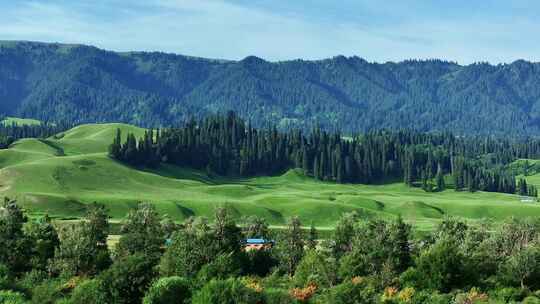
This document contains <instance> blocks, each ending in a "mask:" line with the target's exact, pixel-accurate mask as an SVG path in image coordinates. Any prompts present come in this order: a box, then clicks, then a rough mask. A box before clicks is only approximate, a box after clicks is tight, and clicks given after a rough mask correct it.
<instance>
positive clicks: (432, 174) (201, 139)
mask: <svg viewBox="0 0 540 304" xmlns="http://www.w3.org/2000/svg"><path fill="white" fill-rule="evenodd" d="M122 138H123V137H122V134H121V131H120V130H118V131H117V135H116V138H115V139H114V142H113V143H112V145H111V146H110V151H109V152H110V156H111V157H113V158H115V159H117V160H120V161H122V162H125V163H127V164H130V165H133V166H147V167H155V166H157V165H159V164H160V163H170V164H174V165H178V166H187V167H191V168H196V169H201V170H206V171H207V172H208V173H210V174H218V175H227V176H255V175H274V174H280V173H283V172H284V171H285V170H288V169H292V168H301V169H302V170H303V171H304V172H305V174H307V175H310V176H313V177H314V178H316V179H318V180H325V181H335V182H338V183H365V184H370V183H377V182H384V181H388V180H399V179H401V180H403V181H404V183H405V184H407V185H410V186H415V185H419V186H421V187H422V188H423V189H425V190H426V191H441V190H444V188H445V187H446V181H445V176H450V177H451V179H452V182H453V185H454V188H455V189H456V190H469V191H477V190H481V191H490V192H504V193H516V190H517V186H516V181H515V180H516V176H515V173H514V172H513V171H511V170H509V169H507V166H506V165H507V164H509V163H510V162H512V161H514V160H515V159H517V158H538V157H540V141H538V140H525V141H520V142H513V141H511V140H508V139H495V138H479V137H467V138H462V137H456V136H453V135H452V134H450V133H442V134H431V133H419V132H415V131H394V132H390V131H376V132H369V133H366V134H360V135H355V136H352V137H344V136H342V135H341V134H340V133H339V132H336V133H329V132H325V131H323V130H320V129H315V130H313V131H312V132H310V133H309V134H303V133H302V132H301V131H300V130H290V131H288V132H279V131H278V130H277V129H276V128H275V127H269V128H267V129H256V128H253V127H251V125H250V124H249V123H248V124H246V122H244V121H243V120H242V119H240V118H238V117H237V116H236V115H235V114H234V113H232V112H231V113H228V114H227V115H216V116H211V117H208V118H206V119H204V120H202V121H200V122H195V121H191V122H189V123H187V124H185V125H184V126H182V127H178V128H168V129H163V130H159V129H157V130H149V131H146V132H145V134H144V136H143V137H142V138H140V139H137V138H136V137H135V135H134V134H128V135H127V138H126V140H125V141H123V140H122Z"/></svg>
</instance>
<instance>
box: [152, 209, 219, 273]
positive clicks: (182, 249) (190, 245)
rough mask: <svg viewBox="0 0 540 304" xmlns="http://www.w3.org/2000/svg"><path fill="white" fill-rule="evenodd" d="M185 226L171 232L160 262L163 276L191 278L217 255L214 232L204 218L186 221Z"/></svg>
mask: <svg viewBox="0 0 540 304" xmlns="http://www.w3.org/2000/svg"><path fill="white" fill-rule="evenodd" d="M186 226H187V227H186V228H184V229H181V230H178V231H176V232H174V233H173V235H172V238H171V244H170V245H169V246H168V248H167V250H166V251H165V254H164V255H163V257H162V259H161V262H160V266H159V269H160V272H161V274H162V275H164V276H181V277H187V278H191V277H193V276H195V274H196V273H197V272H198V271H199V270H200V269H201V268H202V266H203V265H205V264H207V263H209V262H210V261H212V260H213V258H214V257H215V256H216V255H217V252H216V247H215V246H214V241H215V238H214V236H215V235H214V233H213V231H212V229H211V227H210V226H209V225H208V223H207V222H206V220H204V219H202V218H199V219H197V220H195V221H193V222H188V223H186Z"/></svg>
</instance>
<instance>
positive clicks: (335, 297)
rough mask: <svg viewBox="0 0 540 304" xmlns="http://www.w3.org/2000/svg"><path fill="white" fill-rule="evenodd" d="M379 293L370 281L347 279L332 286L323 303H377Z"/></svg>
mask: <svg viewBox="0 0 540 304" xmlns="http://www.w3.org/2000/svg"><path fill="white" fill-rule="evenodd" d="M378 302H379V301H378V294H377V292H376V290H375V288H374V287H372V286H371V285H370V284H369V283H368V282H365V281H362V282H351V281H347V282H344V283H342V284H340V285H337V286H335V287H333V288H331V289H330V290H329V292H328V294H327V295H326V296H325V299H324V302H323V303H334V304H356V303H365V304H375V303H378Z"/></svg>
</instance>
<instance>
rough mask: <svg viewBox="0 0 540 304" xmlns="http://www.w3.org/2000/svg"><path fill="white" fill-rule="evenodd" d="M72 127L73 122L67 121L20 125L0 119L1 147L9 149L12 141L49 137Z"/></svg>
mask: <svg viewBox="0 0 540 304" xmlns="http://www.w3.org/2000/svg"><path fill="white" fill-rule="evenodd" d="M0 118H1V117H0ZM72 127H73V125H72V124H70V123H66V122H62V123H54V124H52V123H41V124H36V125H19V124H17V123H11V124H9V123H3V122H2V120H1V119H0V149H7V148H8V147H9V146H10V145H11V144H12V143H14V142H15V141H17V140H19V139H22V138H47V137H50V136H53V135H57V134H58V133H60V132H63V131H65V130H68V129H70V128H72Z"/></svg>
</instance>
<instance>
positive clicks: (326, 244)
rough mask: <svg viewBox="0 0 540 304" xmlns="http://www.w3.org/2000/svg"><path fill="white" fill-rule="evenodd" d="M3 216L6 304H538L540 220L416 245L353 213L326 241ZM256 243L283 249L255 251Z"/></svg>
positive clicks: (399, 228)
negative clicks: (116, 231) (117, 232)
mask: <svg viewBox="0 0 540 304" xmlns="http://www.w3.org/2000/svg"><path fill="white" fill-rule="evenodd" d="M1 205H2V207H1V212H0V241H1V242H2V244H3V246H1V247H0V301H2V303H17V304H22V303H40V304H49V303H51V304H52V303H62V304H68V303H69V304H88V303H96V304H116V303H144V304H157V303H159V304H163V303H193V304H207V303H216V304H220V303H225V304H227V303H236V304H244V303H245V304H248V303H249V304H251V303H261V304H283V303H284V304H287V303H291V304H292V303H313V304H318V303H321V304H322V303H335V304H349V303H350V304H353V303H367V304H370V303H387V304H407V303H430V304H433V303H441V304H442V303H448V304H449V303H458V304H466V303H517V302H521V301H524V302H523V303H536V302H538V301H540V297H539V296H538V290H539V289H540V243H539V241H538V240H539V239H540V222H539V221H538V220H537V219H521V220H518V219H514V218H510V219H507V220H506V221H504V222H503V223H498V224H496V225H495V224H493V225H490V224H489V223H487V222H485V223H479V224H475V225H474V226H471V225H469V224H468V223H466V222H463V221H461V220H459V219H454V218H445V219H443V220H442V221H441V222H440V224H439V225H438V226H437V227H436V228H435V229H434V230H433V231H431V232H429V233H428V234H425V235H424V234H423V235H422V236H416V237H415V236H414V235H413V230H412V227H411V226H410V225H409V224H407V223H405V222H404V221H403V220H402V219H401V218H400V217H397V218H395V219H392V220H388V221H385V220H380V219H375V218H372V219H366V218H362V217H361V216H360V215H359V214H357V213H348V214H344V215H343V217H342V218H341V219H340V220H339V221H338V222H337V223H336V226H335V230H334V231H333V232H332V234H331V235H330V236H329V237H327V238H325V239H321V238H320V237H319V236H318V231H317V229H316V228H315V227H313V226H311V228H309V229H305V227H304V226H303V224H302V223H301V222H300V221H299V220H298V218H296V217H293V218H291V219H290V220H289V221H288V223H287V225H286V226H285V228H284V229H282V230H271V229H270V228H269V225H268V223H267V222H266V221H265V220H264V219H262V218H258V217H255V216H251V217H248V218H242V219H239V220H238V219H234V218H233V217H232V216H231V213H230V212H228V211H227V210H226V209H223V208H217V209H216V210H215V214H214V218H213V219H207V218H203V217H194V218H189V219H187V220H186V221H184V222H183V223H181V224H179V223H175V222H173V221H171V220H170V219H169V218H167V217H166V216H161V215H159V213H158V212H157V211H156V209H155V207H154V205H152V204H148V203H141V204H139V205H138V206H136V207H135V208H134V209H132V210H130V211H129V213H128V214H127V215H126V217H125V219H124V220H123V221H122V226H121V236H120V239H119V240H118V242H116V244H110V243H108V235H109V231H110V223H109V218H108V213H107V210H106V208H105V207H104V206H103V205H100V204H96V203H94V204H90V205H89V206H88V208H87V213H86V216H85V217H84V218H83V219H82V220H81V221H79V222H71V223H62V224H55V223H54V222H53V221H52V220H51V219H50V218H49V217H47V216H43V217H40V218H32V219H30V218H28V217H27V216H26V214H25V212H24V210H23V209H21V208H20V206H19V205H18V204H17V202H16V201H14V200H10V199H5V200H4V202H3V203H2V204H1ZM248 237H257V238H265V239H272V240H275V246H274V247H272V248H266V249H262V250H253V251H245V250H244V247H243V244H244V240H245V239H246V238H248Z"/></svg>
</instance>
